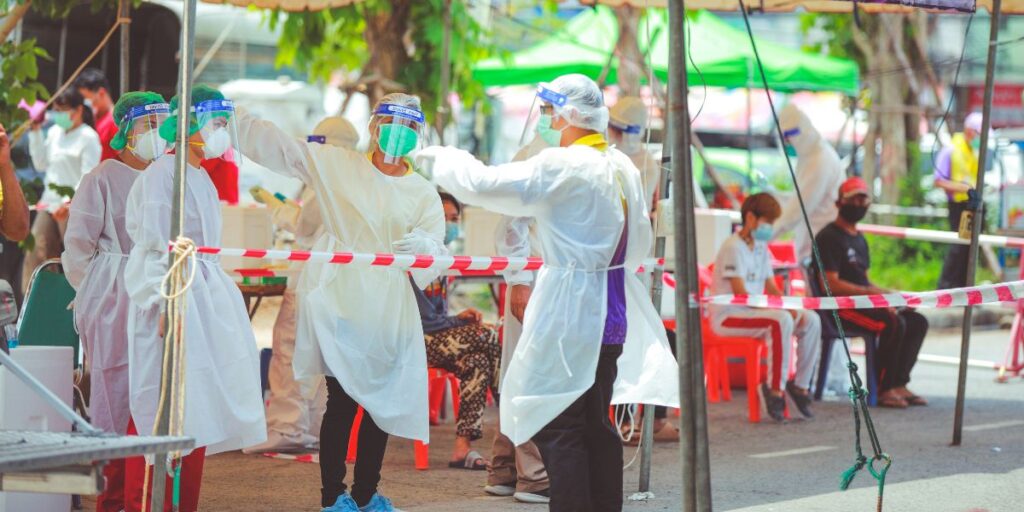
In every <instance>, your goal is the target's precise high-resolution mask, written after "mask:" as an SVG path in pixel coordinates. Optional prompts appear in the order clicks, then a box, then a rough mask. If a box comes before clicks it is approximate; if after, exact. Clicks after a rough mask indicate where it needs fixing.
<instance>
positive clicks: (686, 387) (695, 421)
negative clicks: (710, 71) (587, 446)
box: [668, 0, 711, 512]
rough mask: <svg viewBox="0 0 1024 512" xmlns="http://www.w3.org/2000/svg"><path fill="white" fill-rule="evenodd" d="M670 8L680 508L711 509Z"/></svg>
mask: <svg viewBox="0 0 1024 512" xmlns="http://www.w3.org/2000/svg"><path fill="white" fill-rule="evenodd" d="M668 7H669V9H668V13H669V27H670V32H669V38H670V43H669V112H668V113H669V129H670V131H671V133H672V139H671V141H670V142H669V146H670V148H671V151H672V197H673V201H674V206H673V211H674V215H675V219H674V220H675V244H676V246H675V249H676V274H675V275H676V283H677V285H676V325H677V332H678V333H680V334H682V336H679V335H678V334H677V337H676V340H677V343H678V345H677V351H676V352H677V354H678V359H679V400H680V407H681V408H682V410H683V415H682V418H683V421H682V425H681V433H682V439H681V441H682V442H680V443H679V445H680V450H681V451H682V478H683V500H682V509H683V510H684V511H688V512H690V511H693V512H697V511H700V512H704V511H708V512H710V510H711V476H710V472H709V468H708V449H707V448H708V444H707V443H708V438H707V416H706V415H707V408H706V402H705V400H704V355H703V353H704V351H703V348H702V343H701V332H700V310H699V309H698V308H696V307H693V306H691V302H690V297H691V294H693V293H695V292H696V291H697V248H696V245H695V242H696V241H695V239H694V237H693V236H692V233H694V232H695V231H696V228H695V223H694V212H693V168H692V162H691V156H690V139H691V138H692V137H691V135H692V134H691V132H690V129H691V127H690V112H689V106H688V104H687V102H688V100H689V87H688V84H687V82H686V79H687V77H686V29H685V20H686V2H685V0H671V1H670V2H669V3H668Z"/></svg>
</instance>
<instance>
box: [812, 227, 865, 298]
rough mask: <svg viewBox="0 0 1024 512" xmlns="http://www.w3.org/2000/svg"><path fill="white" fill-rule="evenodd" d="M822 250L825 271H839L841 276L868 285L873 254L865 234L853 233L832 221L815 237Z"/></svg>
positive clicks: (845, 279)
mask: <svg viewBox="0 0 1024 512" xmlns="http://www.w3.org/2000/svg"><path fill="white" fill-rule="evenodd" d="M814 239H815V241H816V242H817V243H818V250H819V251H820V252H821V263H822V265H823V266H824V267H825V272H838V273H839V278H840V279H842V280H843V281H849V282H851V283H854V284H858V285H861V286H868V285H870V284H871V282H870V281H869V280H868V269H869V268H871V255H870V254H869V253H868V241H867V240H865V239H864V235H862V234H860V233H857V234H856V235H851V234H850V233H849V232H847V231H846V230H845V229H843V228H841V227H839V226H837V225H836V223H834V222H833V223H830V224H829V225H827V226H825V227H824V228H823V229H822V230H821V231H819V232H818V236H816V237H814Z"/></svg>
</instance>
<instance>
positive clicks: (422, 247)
mask: <svg viewBox="0 0 1024 512" xmlns="http://www.w3.org/2000/svg"><path fill="white" fill-rule="evenodd" d="M437 245H438V244H437V242H436V241H435V240H434V239H433V238H430V236H428V235H427V234H426V232H425V231H422V230H420V229H414V230H412V232H411V233H406V234H405V236H403V237H402V239H401V240H398V241H396V242H393V243H392V244H391V247H392V248H393V249H394V251H395V254H434V253H435V252H436V249H437Z"/></svg>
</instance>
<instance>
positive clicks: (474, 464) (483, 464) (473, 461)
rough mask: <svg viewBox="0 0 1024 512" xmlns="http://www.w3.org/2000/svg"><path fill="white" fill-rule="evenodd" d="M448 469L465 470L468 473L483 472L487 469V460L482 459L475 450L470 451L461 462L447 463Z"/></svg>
mask: <svg viewBox="0 0 1024 512" xmlns="http://www.w3.org/2000/svg"><path fill="white" fill-rule="evenodd" d="M448 467H450V468H452V469H467V470H470V471H485V470H486V469H487V459H484V458H483V456H482V455H480V453H479V452H477V451H476V450H472V451H470V452H469V453H467V454H466V458H464V459H462V460H452V461H448Z"/></svg>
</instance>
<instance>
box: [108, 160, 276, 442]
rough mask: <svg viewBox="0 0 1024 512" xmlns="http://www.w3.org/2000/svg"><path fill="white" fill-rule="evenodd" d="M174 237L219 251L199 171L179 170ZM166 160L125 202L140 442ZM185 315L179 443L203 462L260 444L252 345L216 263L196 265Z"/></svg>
mask: <svg viewBox="0 0 1024 512" xmlns="http://www.w3.org/2000/svg"><path fill="white" fill-rule="evenodd" d="M187 172H188V174H187V175H186V179H185V184H186V185H185V188H186V190H185V225H184V226H183V230H182V231H183V233H182V234H183V235H184V236H186V237H188V238H191V239H192V240H193V241H194V242H195V243H196V245H197V246H208V247H220V244H221V229H222V228H221V217H220V201H219V200H218V199H217V190H216V189H215V188H214V186H213V182H212V181H210V177H209V175H208V174H207V173H206V171H204V170H202V169H197V168H195V167H192V166H188V171H187ZM174 201H175V198H174V155H164V156H161V157H160V158H158V159H157V160H155V161H154V162H153V163H152V164H151V165H150V166H149V168H147V169H146V171H145V172H143V173H142V175H140V176H139V178H138V179H137V180H136V181H135V186H134V187H132V190H131V193H130V194H129V195H128V211H127V221H126V224H127V227H128V234H129V235H131V238H132V241H133V242H134V243H135V246H134V247H133V248H132V251H131V255H130V256H129V257H128V265H127V267H126V268H125V283H126V284H127V288H128V293H129V295H130V296H131V299H132V302H134V303H135V307H134V308H132V311H131V313H130V314H129V316H128V332H129V333H130V334H131V336H132V338H131V339H130V344H129V350H128V354H129V366H128V371H129V374H130V384H131V411H132V418H133V419H134V420H135V426H136V427H137V428H138V431H139V432H140V433H144V434H145V433H149V432H151V431H152V429H153V423H154V420H155V417H156V409H157V403H158V401H159V394H160V370H161V362H162V361H161V358H162V354H163V349H162V348H163V339H162V338H161V337H160V334H159V332H158V323H159V316H160V311H161V309H162V305H163V303H164V300H163V297H161V295H160V285H161V282H162V280H163V278H164V275H165V274H166V272H167V264H168V257H169V254H168V240H170V239H171V207H172V204H173V203H174ZM196 265H197V268H196V273H195V279H194V281H193V282H192V285H191V287H190V288H189V289H188V294H187V295H188V296H187V305H188V308H187V310H186V311H185V435H187V436H190V437H193V438H195V440H196V446H197V447H202V446H205V447H206V453H207V455H213V454H215V453H220V452H225V451H231V450H238V449H241V448H244V447H247V446H252V445H254V444H257V443H261V442H263V441H264V440H266V436H267V431H266V422H265V420H264V415H263V397H262V392H261V386H260V362H259V356H258V355H257V353H256V339H255V337H254V336H253V333H252V326H251V325H250V323H249V315H248V313H247V312H246V309H245V304H244V303H243V301H242V294H241V292H239V290H238V285H236V284H235V282H234V281H232V280H231V278H230V277H228V275H227V274H226V273H225V272H224V271H223V270H222V269H221V266H220V261H219V258H218V257H217V256H214V255H205V254H200V255H197V256H196Z"/></svg>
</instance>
